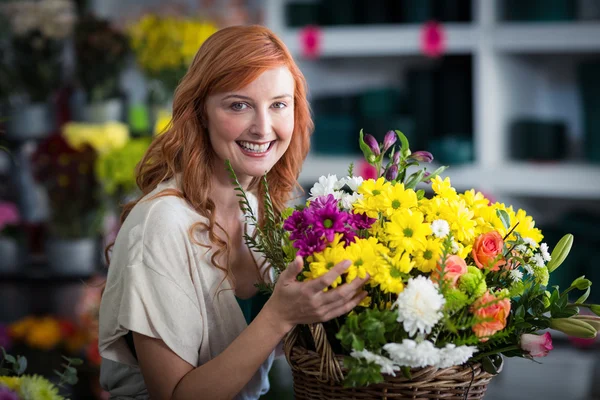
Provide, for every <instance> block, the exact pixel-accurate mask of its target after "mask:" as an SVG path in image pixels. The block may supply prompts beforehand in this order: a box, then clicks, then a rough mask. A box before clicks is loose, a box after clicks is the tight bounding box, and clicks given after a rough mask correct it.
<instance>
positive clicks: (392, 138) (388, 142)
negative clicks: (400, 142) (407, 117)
mask: <svg viewBox="0 0 600 400" xmlns="http://www.w3.org/2000/svg"><path fill="white" fill-rule="evenodd" d="M396 139H397V136H396V132H394V131H389V132H388V133H386V134H385V137H384V138H383V152H384V153H385V152H386V151H388V150H389V148H390V147H392V146H393V145H394V143H396Z"/></svg>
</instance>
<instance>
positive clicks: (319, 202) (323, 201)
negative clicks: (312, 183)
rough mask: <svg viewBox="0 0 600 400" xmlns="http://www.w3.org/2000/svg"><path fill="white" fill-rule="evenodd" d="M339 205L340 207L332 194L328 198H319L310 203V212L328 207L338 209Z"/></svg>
mask: <svg viewBox="0 0 600 400" xmlns="http://www.w3.org/2000/svg"><path fill="white" fill-rule="evenodd" d="M337 205H338V201H337V199H336V198H335V197H334V196H333V195H332V194H328V195H327V196H319V197H317V198H316V199H315V200H313V201H312V202H311V203H310V207H309V208H310V211H312V212H314V211H316V210H319V209H321V208H326V207H335V208H337Z"/></svg>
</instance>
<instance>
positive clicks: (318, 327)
mask: <svg viewBox="0 0 600 400" xmlns="http://www.w3.org/2000/svg"><path fill="white" fill-rule="evenodd" d="M308 329H309V330H310V333H311V335H312V337H313V341H314V342H315V348H316V352H317V354H318V355H319V357H320V359H321V363H320V366H319V374H320V376H319V377H318V379H319V380H320V381H323V382H334V383H337V382H341V381H342V380H343V379H344V373H343V372H342V367H341V366H340V363H339V362H338V360H337V358H336V356H335V354H334V352H333V350H332V349H331V344H329V340H327V334H326V333H325V328H324V327H323V324H322V323H316V324H309V325H308ZM299 334H300V326H299V325H296V326H295V327H294V328H293V329H292V330H291V331H290V332H289V333H288V334H287V335H286V337H285V339H284V343H283V349H284V351H285V358H286V359H287V361H288V364H290V365H291V366H292V368H297V367H296V366H295V365H294V364H292V362H291V355H292V349H293V348H294V345H295V344H296V341H297V340H298V336H299Z"/></svg>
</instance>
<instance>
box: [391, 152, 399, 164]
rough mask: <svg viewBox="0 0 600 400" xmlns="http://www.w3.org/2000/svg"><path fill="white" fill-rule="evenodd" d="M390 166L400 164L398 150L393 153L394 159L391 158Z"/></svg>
mask: <svg viewBox="0 0 600 400" xmlns="http://www.w3.org/2000/svg"><path fill="white" fill-rule="evenodd" d="M392 164H394V165H398V164H400V150H398V151H397V152H395V153H394V157H392Z"/></svg>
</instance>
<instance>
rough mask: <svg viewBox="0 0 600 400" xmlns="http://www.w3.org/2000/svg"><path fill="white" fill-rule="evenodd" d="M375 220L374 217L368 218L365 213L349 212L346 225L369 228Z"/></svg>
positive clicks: (354, 227) (355, 227)
mask: <svg viewBox="0 0 600 400" xmlns="http://www.w3.org/2000/svg"><path fill="white" fill-rule="evenodd" d="M375 221H377V220H376V219H375V218H369V217H368V216H367V214H351V215H350V218H349V219H348V225H350V227H352V228H353V229H369V228H370V227H371V225H373V224H374V223H375Z"/></svg>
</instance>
